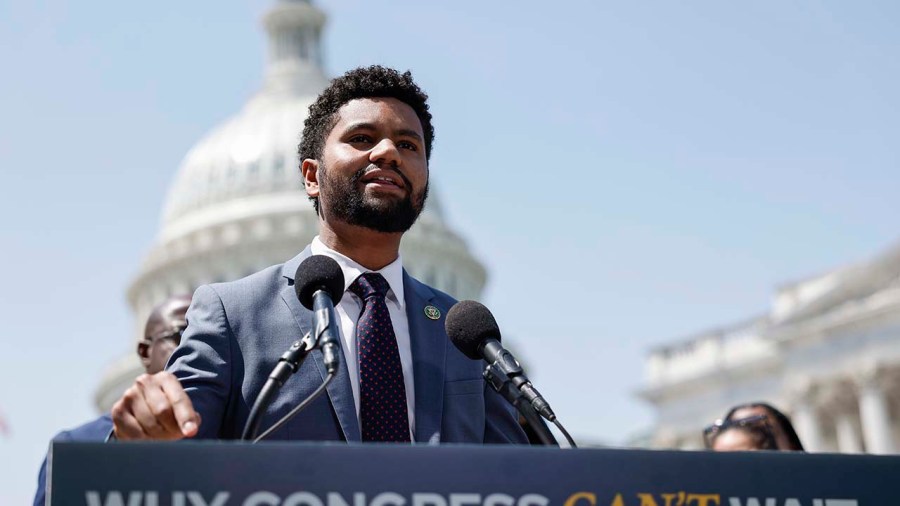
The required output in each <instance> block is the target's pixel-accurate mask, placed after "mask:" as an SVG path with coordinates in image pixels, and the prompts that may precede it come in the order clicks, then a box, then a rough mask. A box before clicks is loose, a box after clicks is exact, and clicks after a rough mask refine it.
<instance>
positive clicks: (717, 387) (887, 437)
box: [639, 244, 900, 454]
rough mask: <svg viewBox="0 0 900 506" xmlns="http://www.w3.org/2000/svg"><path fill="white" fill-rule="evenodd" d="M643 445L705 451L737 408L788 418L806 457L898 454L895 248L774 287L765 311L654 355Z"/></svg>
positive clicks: (899, 272)
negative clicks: (770, 410)
mask: <svg viewBox="0 0 900 506" xmlns="http://www.w3.org/2000/svg"><path fill="white" fill-rule="evenodd" d="M639 395H640V397H641V398H643V399H644V400H645V401H647V402H649V403H651V404H652V405H653V407H654V408H655V410H656V423H655V427H654V429H653V433H652V435H651V436H650V441H649V445H650V446H653V447H657V448H683V449H695V448H702V447H703V443H702V437H701V430H702V429H703V427H704V426H706V425H708V424H710V423H711V422H712V421H713V420H715V419H717V418H720V417H722V416H724V414H725V412H726V411H727V409H728V408H729V407H731V406H733V405H735V404H739V403H746V402H752V401H768V402H770V403H771V404H774V405H775V406H776V407H778V408H779V409H782V410H783V411H785V412H786V413H787V414H788V415H789V416H790V417H791V418H792V421H793V424H794V426H795V428H796V429H797V433H798V434H799V436H800V439H801V440H802V441H803V444H804V446H805V447H806V449H807V450H809V451H816V452H821V451H824V452H841V453H860V452H866V453H878V454H886V453H897V452H898V451H900V244H898V245H896V246H895V247H893V248H892V249H890V250H888V251H886V252H884V253H883V254H881V255H880V256H878V257H876V258H874V259H872V260H870V261H867V262H863V263H859V264H856V265H851V266H848V267H844V268H841V269H836V270H833V271H831V272H827V273H825V274H822V275H820V276H816V277H813V278H811V279H807V280H805V281H801V282H799V283H794V284H790V285H787V286H784V287H782V288H781V289H779V290H778V291H777V292H776V294H775V297H774V301H773V304H772V306H771V309H770V310H769V312H768V313H767V314H764V315H762V316H758V317H756V318H751V319H748V320H747V321H744V322H741V323H738V324H735V325H732V326H729V327H726V328H722V329H718V330H714V331H710V332H705V333H701V334H699V335H696V336H694V337H691V338H689V339H687V340H685V341H683V342H680V343H675V344H671V345H666V346H662V347H659V348H657V349H655V350H652V351H651V353H650V355H649V357H648V359H647V362H646V365H645V382H644V386H643V388H642V389H641V391H640V393H639Z"/></svg>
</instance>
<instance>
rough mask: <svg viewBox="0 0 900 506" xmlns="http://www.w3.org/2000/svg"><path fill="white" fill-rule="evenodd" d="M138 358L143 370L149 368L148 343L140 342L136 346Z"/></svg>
mask: <svg viewBox="0 0 900 506" xmlns="http://www.w3.org/2000/svg"><path fill="white" fill-rule="evenodd" d="M137 352H138V357H140V359H141V365H142V366H144V369H146V368H148V367H150V343H149V342H147V341H141V342H139V343H138V345H137Z"/></svg>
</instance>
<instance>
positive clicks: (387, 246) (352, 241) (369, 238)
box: [319, 219, 403, 271]
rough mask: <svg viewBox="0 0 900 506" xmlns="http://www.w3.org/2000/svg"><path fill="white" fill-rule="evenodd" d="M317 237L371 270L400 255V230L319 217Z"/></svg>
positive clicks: (386, 263)
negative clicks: (374, 228) (393, 230)
mask: <svg viewBox="0 0 900 506" xmlns="http://www.w3.org/2000/svg"><path fill="white" fill-rule="evenodd" d="M319 228H320V232H319V240H321V241H322V243H323V244H325V246H328V247H329V248H331V249H333V250H335V251H337V252H338V253H340V254H342V255H345V256H347V257H349V258H350V259H352V260H353V261H354V262H356V263H358V264H359V265H362V266H363V267H365V268H366V269H371V270H373V271H377V270H381V269H382V268H384V267H385V266H386V265H388V264H390V263H391V262H393V261H394V260H396V259H397V257H398V256H399V255H400V239H402V238H403V233H402V232H397V233H385V232H377V231H375V230H372V229H370V228H365V227H360V226H357V225H350V224H347V223H336V224H335V223H326V222H325V221H324V220H322V219H320V220H319Z"/></svg>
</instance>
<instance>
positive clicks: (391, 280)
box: [309, 236, 406, 309]
mask: <svg viewBox="0 0 900 506" xmlns="http://www.w3.org/2000/svg"><path fill="white" fill-rule="evenodd" d="M309 250H310V252H311V253H312V254H313V255H325V256H327V257H331V258H332V259H334V261H335V262H337V264H338V265H339V266H340V267H341V271H342V272H343V273H344V291H345V292H346V291H347V289H348V288H350V285H351V284H353V282H354V281H355V280H356V278H358V277H359V276H360V275H361V274H364V273H366V272H377V273H378V274H381V275H382V276H384V279H385V280H387V282H388V285H389V286H390V287H391V289H390V290H389V291H388V293H387V296H388V297H389V298H392V299H393V300H394V302H396V303H397V304H399V305H400V308H401V309H405V306H406V299H405V298H404V296H403V258H402V257H401V256H400V255H399V254H398V255H397V259H396V260H394V261H393V262H391V263H389V264H387V265H386V266H384V267H383V268H382V269H380V270H377V271H373V270H372V269H367V268H365V267H363V266H362V265H360V264H358V263H356V262H355V261H354V260H353V259H351V258H350V257H348V256H346V255H343V254H341V253H338V252H337V251H335V250H333V249H331V248H329V247H328V246H326V245H325V243H324V242H322V240H321V239H319V236H315V237H314V238H313V240H312V243H311V244H310V245H309Z"/></svg>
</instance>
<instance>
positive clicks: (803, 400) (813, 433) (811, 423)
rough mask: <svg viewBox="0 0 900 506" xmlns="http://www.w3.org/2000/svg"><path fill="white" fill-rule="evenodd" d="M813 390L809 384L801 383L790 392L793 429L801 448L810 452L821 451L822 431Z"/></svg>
mask: <svg viewBox="0 0 900 506" xmlns="http://www.w3.org/2000/svg"><path fill="white" fill-rule="evenodd" d="M815 393H816V392H815V388H814V386H813V385H811V384H809V383H803V384H801V385H800V386H798V387H796V388H795V389H793V391H792V392H791V398H792V402H791V407H792V410H791V417H792V419H793V420H794V428H795V429H796V430H797V435H798V436H800V441H802V442H803V447H804V448H806V450H807V451H810V452H818V451H822V449H823V443H822V429H821V427H820V425H819V414H818V412H817V410H816V405H815V403H814V400H813V399H814V398H815V395H814V394H815Z"/></svg>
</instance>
